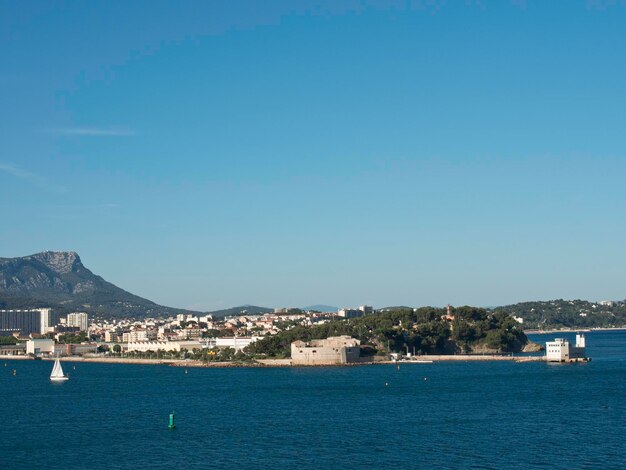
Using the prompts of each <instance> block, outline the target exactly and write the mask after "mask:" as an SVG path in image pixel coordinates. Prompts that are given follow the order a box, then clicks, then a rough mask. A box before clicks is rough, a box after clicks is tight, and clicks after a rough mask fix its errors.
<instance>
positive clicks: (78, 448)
mask: <svg viewBox="0 0 626 470" xmlns="http://www.w3.org/2000/svg"><path fill="white" fill-rule="evenodd" d="M555 336H559V337H568V338H570V339H573V333H571V334H570V333H560V334H549V335H531V339H532V340H533V341H537V342H545V341H547V340H551V339H552V338H554V337H555ZM586 338H587V350H588V354H589V355H590V356H591V357H592V361H591V362H590V363H586V364H547V363H541V362H527V363H513V362H504V361H502V362H462V363H456V362H455V363H450V362H441V363H432V364H401V365H400V367H399V368H398V367H397V366H395V365H375V366H358V367H316V368H264V369H255V368H227V369H225V368H188V369H185V368H181V367H169V366H162V365H121V364H95V363H88V364H86V363H76V364H73V363H70V362H66V363H65V364H64V369H65V371H66V372H67V373H68V374H69V375H70V380H69V381H67V382H64V383H51V382H50V380H49V379H48V377H49V374H50V371H51V369H52V362H49V361H10V360H7V361H2V359H0V404H1V406H2V408H3V410H4V411H3V413H2V414H3V418H2V424H1V425H0V469H3V470H4V469H24V468H37V469H48V468H51V469H56V468H59V469H83V468H84V469H100V468H102V469H105V468H114V469H151V470H156V469H195V468H198V469H200V468H202V469H274V468H280V469H291V468H294V469H295V468H297V469H335V468H338V469H339V468H341V469H378V468H385V469H386V468H388V469H411V468H428V469H438V468H455V469H456V468H474V469H479V468H480V469H532V468H549V469H586V468H588V469H598V468H602V469H624V468H626V432H625V430H626V331H617V330H612V331H593V332H589V333H587V334H586ZM13 369H15V371H16V375H13V373H12V371H13ZM172 412H174V413H175V423H176V428H175V429H174V430H169V429H168V418H169V414H170V413H172Z"/></svg>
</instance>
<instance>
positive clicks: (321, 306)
mask: <svg viewBox="0 0 626 470" xmlns="http://www.w3.org/2000/svg"><path fill="white" fill-rule="evenodd" d="M302 310H304V311H305V312H309V311H311V310H314V311H316V312H336V311H337V310H339V309H338V308H337V307H332V306H330V305H324V304H317V305H309V306H308V307H302Z"/></svg>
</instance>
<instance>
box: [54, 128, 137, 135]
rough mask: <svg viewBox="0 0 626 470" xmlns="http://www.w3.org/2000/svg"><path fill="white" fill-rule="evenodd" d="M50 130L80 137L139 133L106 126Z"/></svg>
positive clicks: (58, 133) (57, 133) (59, 133)
mask: <svg viewBox="0 0 626 470" xmlns="http://www.w3.org/2000/svg"><path fill="white" fill-rule="evenodd" d="M49 132H50V133H52V134H56V135H66V136H79V137H82V136H85V137H129V136H133V135H137V132H135V131H133V130H130V129H120V128H104V127H67V128H62V129H51V130H49Z"/></svg>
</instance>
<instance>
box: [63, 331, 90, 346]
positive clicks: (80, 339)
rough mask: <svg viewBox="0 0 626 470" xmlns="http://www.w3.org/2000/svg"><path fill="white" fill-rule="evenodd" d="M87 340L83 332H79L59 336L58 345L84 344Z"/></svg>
mask: <svg viewBox="0 0 626 470" xmlns="http://www.w3.org/2000/svg"><path fill="white" fill-rule="evenodd" d="M88 339H89V338H88V336H87V333H86V332H85V331H80V332H78V333H67V334H65V335H60V336H59V343H62V344H79V343H84V342H85V341H87V340H88Z"/></svg>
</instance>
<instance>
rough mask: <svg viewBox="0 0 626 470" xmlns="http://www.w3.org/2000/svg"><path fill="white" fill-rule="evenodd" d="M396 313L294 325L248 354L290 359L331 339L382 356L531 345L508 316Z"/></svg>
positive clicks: (462, 310)
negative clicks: (304, 344) (353, 342)
mask: <svg viewBox="0 0 626 470" xmlns="http://www.w3.org/2000/svg"><path fill="white" fill-rule="evenodd" d="M445 314H446V309H438V308H433V307H423V308H419V309H417V310H413V309H411V308H405V307H400V308H392V309H386V310H385V311H380V312H377V313H375V314H372V315H367V316H364V317H360V318H353V319H349V320H334V321H331V322H328V323H324V324H321V325H314V326H310V327H309V326H294V327H292V328H291V329H289V330H286V331H282V332H280V333H278V334H276V335H273V336H267V337H265V338H263V339H262V340H259V341H257V342H256V343H252V344H251V345H250V346H248V348H247V349H246V352H247V353H249V354H251V355H254V356H271V357H288V356H289V355H290V347H291V343H292V342H293V341H296V340H302V341H309V340H311V339H324V338H328V337H329V336H338V335H349V336H352V337H354V338H358V339H359V340H361V344H369V345H372V346H373V347H374V348H375V349H376V351H378V352H379V353H383V352H406V351H407V350H408V351H409V352H413V351H415V352H416V353H423V354H435V353H443V354H454V353H469V352H475V351H486V350H492V351H497V352H517V351H520V350H521V349H522V348H523V347H524V345H525V344H526V343H527V341H528V340H527V338H526V335H524V332H523V331H522V330H521V328H520V326H519V324H518V323H517V322H516V321H515V320H513V319H512V318H511V317H510V316H508V315H507V314H505V313H502V312H496V313H490V312H488V311H487V310H485V309H482V308H474V307H459V308H453V309H451V314H452V315H453V316H454V318H453V319H451V320H449V319H445Z"/></svg>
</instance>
